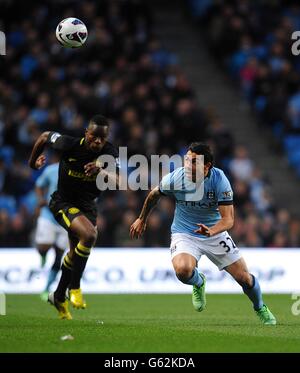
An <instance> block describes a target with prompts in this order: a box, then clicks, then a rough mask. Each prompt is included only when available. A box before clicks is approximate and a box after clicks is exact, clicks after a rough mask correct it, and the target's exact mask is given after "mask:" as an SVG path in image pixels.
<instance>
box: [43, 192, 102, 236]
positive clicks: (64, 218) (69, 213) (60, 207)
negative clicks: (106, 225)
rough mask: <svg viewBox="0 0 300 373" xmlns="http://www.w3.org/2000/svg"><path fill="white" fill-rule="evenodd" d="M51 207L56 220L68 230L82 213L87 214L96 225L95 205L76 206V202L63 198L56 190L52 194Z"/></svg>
mask: <svg viewBox="0 0 300 373" xmlns="http://www.w3.org/2000/svg"><path fill="white" fill-rule="evenodd" d="M49 208H50V210H51V212H52V214H53V216H54V217H55V220H56V221H57V222H58V223H59V224H60V225H61V226H62V227H64V228H65V229H66V230H67V231H69V227H70V225H71V223H72V221H73V220H74V219H75V218H76V217H77V216H80V215H83V216H85V217H86V218H87V219H88V220H89V221H90V222H91V223H92V224H93V226H95V225H96V220H97V209H96V207H95V206H91V208H84V209H83V208H80V207H79V206H76V204H73V203H72V202H69V201H66V200H64V199H62V198H61V196H60V195H59V194H58V193H57V192H54V193H53V194H52V195H51V200H50V203H49Z"/></svg>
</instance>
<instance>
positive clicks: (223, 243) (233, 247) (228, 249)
mask: <svg viewBox="0 0 300 373" xmlns="http://www.w3.org/2000/svg"><path fill="white" fill-rule="evenodd" d="M226 240H229V241H230V242H231V246H232V247H230V246H228V245H227V243H226V242H225V241H221V242H219V245H222V246H223V247H224V249H225V247H226V250H225V252H226V253H229V251H230V250H231V249H235V248H236V246H235V244H234V242H233V241H232V238H230V237H226Z"/></svg>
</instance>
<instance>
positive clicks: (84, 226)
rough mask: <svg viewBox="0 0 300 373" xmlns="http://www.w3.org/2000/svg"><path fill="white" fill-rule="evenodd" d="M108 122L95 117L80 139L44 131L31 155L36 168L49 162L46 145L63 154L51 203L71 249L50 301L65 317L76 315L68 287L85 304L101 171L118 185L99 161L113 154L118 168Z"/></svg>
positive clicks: (76, 301) (81, 305) (77, 301)
mask: <svg viewBox="0 0 300 373" xmlns="http://www.w3.org/2000/svg"><path fill="white" fill-rule="evenodd" d="M108 134H109V122H108V120H107V118H105V117H103V116H102V115H96V116H94V117H93V118H92V119H91V120H90V121H89V124H88V127H87V129H86V131H85V136H84V137H82V138H77V137H72V136H66V135H61V134H60V133H57V132H44V133H42V134H41V135H40V137H39V138H38V139H37V141H36V142H35V144H34V147H33V149H32V152H31V156H30V159H29V165H30V167H31V168H33V169H40V168H41V167H43V165H44V164H45V161H46V160H45V156H44V155H43V154H42V153H43V151H44V148H45V147H46V145H48V146H50V147H52V148H53V149H55V150H56V151H59V152H60V153H61V156H60V162H59V176H58V184H57V190H56V191H55V192H54V193H53V194H52V196H51V201H50V204H49V207H50V210H51V211H52V213H53V215H54V217H55V219H56V220H57V221H58V222H59V224H60V225H61V226H63V227H64V228H65V229H66V230H67V231H68V234H69V243H70V250H69V252H68V253H67V254H66V256H65V257H64V260H63V264H62V268H61V269H62V274H61V277H60V281H59V284H58V287H57V289H56V290H55V292H54V293H50V294H49V297H48V300H49V302H50V303H51V304H53V305H54V306H55V307H56V309H57V310H58V313H59V317H60V318H61V319H72V316H71V314H70V312H69V309H68V300H67V299H66V291H67V289H68V297H69V299H70V302H71V304H72V305H73V307H75V308H81V309H84V308H86V302H85V300H84V299H83V296H82V292H81V288H80V280H81V277H82V274H83V272H84V269H85V266H86V263H87V260H88V258H89V255H90V252H91V249H92V247H93V246H94V244H95V242H96V239H97V227H96V218H97V206H96V203H95V200H96V198H97V197H99V195H100V193H101V192H100V190H99V189H98V187H97V184H96V179H97V175H98V174H99V173H101V176H102V177H104V178H106V179H108V180H109V182H112V183H114V184H115V185H116V186H117V185H118V178H119V176H118V171H117V173H113V172H112V173H110V172H108V171H106V170H105V169H104V168H103V167H102V165H101V164H99V162H96V161H97V160H98V157H99V156H101V155H110V156H112V157H113V159H114V163H115V166H116V170H118V161H117V158H118V150H117V149H116V148H115V147H114V146H113V145H112V144H111V143H109V142H108V141H107V138H108Z"/></svg>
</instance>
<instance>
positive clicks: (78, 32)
mask: <svg viewBox="0 0 300 373" xmlns="http://www.w3.org/2000/svg"><path fill="white" fill-rule="evenodd" d="M87 37H88V31H87V28H86V25H85V24H84V23H83V22H82V21H80V19H78V18H66V19H64V20H62V21H61V22H60V23H59V24H58V26H57V27H56V38H57V40H58V41H59V42H60V44H61V45H63V46H64V47H67V48H79V47H82V46H83V44H84V43H85V42H86V39H87Z"/></svg>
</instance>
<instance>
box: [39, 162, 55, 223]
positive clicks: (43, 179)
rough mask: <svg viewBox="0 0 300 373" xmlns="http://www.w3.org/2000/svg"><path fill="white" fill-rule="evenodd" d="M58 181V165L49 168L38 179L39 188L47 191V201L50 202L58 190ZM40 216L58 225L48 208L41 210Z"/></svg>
mask: <svg viewBox="0 0 300 373" xmlns="http://www.w3.org/2000/svg"><path fill="white" fill-rule="evenodd" d="M57 180H58V163H54V164H51V165H50V166H47V167H46V168H45V169H44V171H43V173H42V174H41V175H40V176H39V177H38V178H37V180H36V183H35V185H36V186H37V187H39V188H43V189H44V188H45V189H47V195H46V200H47V201H48V202H49V201H50V197H51V194H52V193H54V192H55V191H56V190H57ZM40 216H41V217H43V218H45V219H47V220H50V221H51V222H52V223H55V224H58V223H57V221H56V220H55V219H54V217H53V214H52V212H51V211H50V210H49V207H48V206H44V207H42V208H41V212H40Z"/></svg>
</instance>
